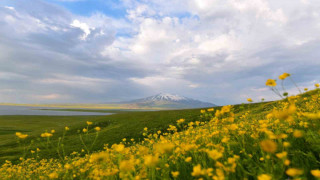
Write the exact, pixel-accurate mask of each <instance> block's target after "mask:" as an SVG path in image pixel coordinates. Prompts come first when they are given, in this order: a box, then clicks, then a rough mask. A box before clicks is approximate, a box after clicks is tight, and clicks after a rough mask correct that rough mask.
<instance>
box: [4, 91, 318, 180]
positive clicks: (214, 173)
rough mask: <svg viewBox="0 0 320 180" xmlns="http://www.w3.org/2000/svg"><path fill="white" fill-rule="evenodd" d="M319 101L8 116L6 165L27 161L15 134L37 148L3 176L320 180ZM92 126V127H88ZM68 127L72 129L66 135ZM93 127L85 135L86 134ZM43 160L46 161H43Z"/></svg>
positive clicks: (311, 97)
mask: <svg viewBox="0 0 320 180" xmlns="http://www.w3.org/2000/svg"><path fill="white" fill-rule="evenodd" d="M319 101H320V91H319V90H314V91H310V92H308V93H305V94H302V95H299V96H292V97H290V98H287V99H284V100H282V101H276V102H264V103H250V104H241V105H235V106H224V107H215V108H214V109H213V108H209V109H204V110H200V109H193V110H175V111H155V112H123V113H120V114H114V115H110V116H99V117H96V116H95V117H93V116H80V117H43V116H30V117H28V118H27V119H26V118H25V117H21V116H3V117H1V122H3V123H2V124H7V126H6V127H8V128H3V129H2V131H1V134H2V135H1V136H2V139H1V140H3V142H5V143H3V144H1V149H5V150H6V151H4V150H2V151H3V152H1V155H2V157H3V159H8V158H12V159H15V158H18V157H20V156H22V153H21V152H22V151H21V150H22V149H21V148H19V147H18V146H17V143H15V142H14V141H16V140H15V139H14V138H16V137H14V135H13V134H12V133H13V132H15V131H16V130H19V131H20V132H21V133H23V134H29V135H30V136H29V137H27V138H26V139H20V142H21V144H25V145H28V144H30V142H31V141H33V143H32V145H31V146H30V149H29V150H28V151H26V153H27V154H26V157H25V158H23V159H20V160H18V161H14V162H13V164H12V163H11V162H9V161H7V162H6V163H5V164H4V165H3V166H2V167H1V168H0V177H1V178H2V179H41V178H42V179H88V178H89V179H201V178H202V179H258V180H268V179H317V178H320V170H319V169H320V156H319V155H320V122H319V120H320V113H319V111H320V104H319ZM177 120H178V121H177ZM87 121H90V122H92V123H93V124H91V123H90V122H89V125H87V124H86V123H88V122H87ZM27 122H28V126H26V125H25V124H26V123H27ZM65 126H68V127H70V130H68V131H66V130H64V127H65ZM88 127H89V131H88V132H86V131H83V128H85V129H86V130H87V128H88ZM94 127H100V128H101V129H100V128H99V129H96V130H95V129H94ZM145 127H147V128H145ZM10 128H11V129H10ZM52 129H55V131H56V132H55V133H52V134H53V136H52V137H50V138H47V140H48V141H46V139H45V140H43V138H42V140H41V138H40V137H39V135H40V134H41V133H42V132H44V131H45V130H47V131H48V132H50V131H51V130H52ZM64 133H66V134H65V136H64ZM96 135H98V136H96ZM59 137H64V140H63V144H64V147H61V146H57V145H56V144H58V142H59V141H58V139H59ZM79 137H83V139H84V144H87V145H90V146H91V143H92V142H95V143H94V145H93V146H92V149H91V148H89V149H90V152H86V151H81V149H84V146H83V145H82V144H83V143H82V142H81V141H80V138H79ZM95 137H98V138H97V139H96V140H94V139H95ZM124 138H125V139H124ZM131 139H134V140H131ZM46 142H48V143H49V146H48V145H47V144H46ZM105 144H108V145H105ZM111 145H112V146H111ZM47 147H49V148H47ZM57 147H58V148H57ZM36 148H40V151H39V152H36ZM57 149H64V150H65V151H66V153H65V154H66V155H67V156H63V157H62V158H61V159H59V157H61V154H60V156H59V153H58V151H57ZM30 150H31V151H30ZM32 151H33V152H32ZM73 151H75V152H74V153H72V155H69V154H70V153H71V152H73ZM19 153H20V154H19ZM37 156H39V157H37ZM44 157H45V159H46V160H40V159H42V158H44ZM50 158H53V159H50ZM15 163H18V164H17V165H14V164H15Z"/></svg>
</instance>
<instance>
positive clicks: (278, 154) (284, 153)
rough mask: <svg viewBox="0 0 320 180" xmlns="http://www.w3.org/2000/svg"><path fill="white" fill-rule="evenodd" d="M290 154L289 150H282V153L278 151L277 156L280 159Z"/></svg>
mask: <svg viewBox="0 0 320 180" xmlns="http://www.w3.org/2000/svg"><path fill="white" fill-rule="evenodd" d="M287 155H288V153H287V152H285V151H284V152H281V153H277V154H276V156H277V157H278V158H279V159H283V158H286V157H287Z"/></svg>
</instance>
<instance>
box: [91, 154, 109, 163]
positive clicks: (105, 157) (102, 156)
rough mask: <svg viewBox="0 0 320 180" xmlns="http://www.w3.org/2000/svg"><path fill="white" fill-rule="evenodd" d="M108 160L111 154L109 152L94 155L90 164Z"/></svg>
mask: <svg viewBox="0 0 320 180" xmlns="http://www.w3.org/2000/svg"><path fill="white" fill-rule="evenodd" d="M108 158H109V154H108V153H107V152H99V153H93V154H92V155H91V156H90V159H89V162H96V163H101V162H106V161H107V160H108Z"/></svg>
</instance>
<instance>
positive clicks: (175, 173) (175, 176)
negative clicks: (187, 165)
mask: <svg viewBox="0 0 320 180" xmlns="http://www.w3.org/2000/svg"><path fill="white" fill-rule="evenodd" d="M179 174H180V173H179V171H172V172H171V175H172V177H174V178H177V177H178V176H179Z"/></svg>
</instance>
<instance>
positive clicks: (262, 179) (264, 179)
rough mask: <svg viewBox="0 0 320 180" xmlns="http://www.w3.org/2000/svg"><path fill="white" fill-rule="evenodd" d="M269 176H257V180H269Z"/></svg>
mask: <svg viewBox="0 0 320 180" xmlns="http://www.w3.org/2000/svg"><path fill="white" fill-rule="evenodd" d="M271 179H272V178H271V176H270V175H268V174H261V175H259V176H258V180H271Z"/></svg>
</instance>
